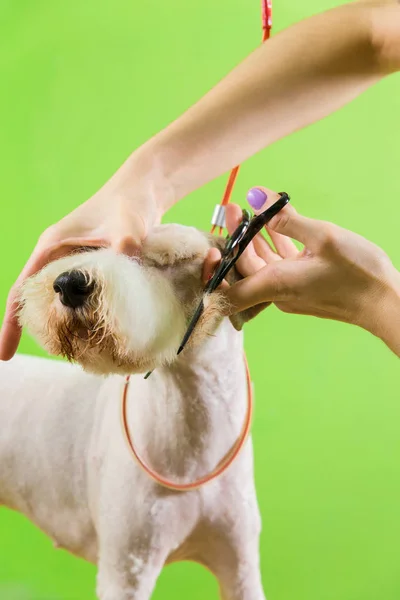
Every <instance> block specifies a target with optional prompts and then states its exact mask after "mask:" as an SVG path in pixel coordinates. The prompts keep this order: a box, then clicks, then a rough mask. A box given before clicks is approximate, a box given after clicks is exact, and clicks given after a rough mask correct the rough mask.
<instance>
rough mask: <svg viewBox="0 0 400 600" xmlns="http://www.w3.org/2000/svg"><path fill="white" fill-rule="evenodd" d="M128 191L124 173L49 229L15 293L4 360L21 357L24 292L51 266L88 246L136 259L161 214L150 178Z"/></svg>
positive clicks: (3, 338)
mask: <svg viewBox="0 0 400 600" xmlns="http://www.w3.org/2000/svg"><path fill="white" fill-rule="evenodd" d="M128 183H129V185H128V184H126V185H125V181H124V173H123V171H121V172H120V173H117V175H116V176H114V178H112V179H111V180H110V181H109V182H107V184H106V185H105V186H104V187H103V188H102V189H101V190H100V191H99V192H97V193H96V194H95V195H94V196H93V197H92V198H90V199H89V200H87V201H86V202H84V203H83V204H82V205H81V206H79V207H78V208H77V209H75V210H74V211H73V212H72V213H70V214H68V215H67V216H66V217H64V218H63V219H62V220H61V221H59V222H58V223H56V224H55V225H52V226H51V227H49V228H48V229H47V230H46V231H45V232H44V233H43V234H42V235H41V236H40V238H39V240H38V242H37V245H36V247H35V248H34V250H33V252H32V254H31V256H30V258H29V259H28V261H27V263H26V265H25V267H24V269H23V270H22V272H21V274H20V275H19V277H18V279H17V281H16V283H15V284H14V286H13V287H12V289H11V291H10V293H9V296H8V299H7V307H6V313H5V316H4V320H3V324H2V328H1V334H0V360H9V359H10V358H12V357H13V355H14V354H15V352H16V350H17V348H18V344H19V340H20V337H21V329H20V327H19V324H18V319H17V311H18V291H19V289H20V286H21V284H22V283H23V282H24V280H25V279H27V278H28V277H30V276H31V275H33V274H35V273H37V272H38V271H39V270H40V269H42V268H43V267H44V266H45V265H46V264H47V263H49V262H51V261H53V260H55V259H57V258H61V257H62V256H65V255H67V254H69V253H70V252H72V251H74V250H76V249H79V248H82V247H88V246H94V247H100V246H101V247H103V246H104V247H112V248H113V249H114V250H116V251H117V252H123V253H125V254H128V255H133V254H135V253H137V252H139V251H140V247H141V244H142V240H143V239H144V238H145V237H146V235H147V232H148V230H149V229H150V228H151V227H152V225H153V224H154V223H155V222H158V220H159V219H160V216H161V212H160V211H159V210H158V205H157V203H156V200H155V197H154V193H153V189H152V186H151V184H149V183H148V182H147V179H146V177H145V176H144V174H142V173H140V172H138V173H137V175H136V176H135V177H134V176H133V175H132V173H130V179H129V182H128Z"/></svg>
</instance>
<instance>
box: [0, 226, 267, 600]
mask: <svg viewBox="0 0 400 600" xmlns="http://www.w3.org/2000/svg"><path fill="white" fill-rule="evenodd" d="M222 243H223V240H221V239H218V238H214V237H211V236H209V235H207V234H205V233H202V232H200V231H198V230H197V229H194V228H189V227H183V226H178V225H161V226H159V227H157V228H155V229H154V230H153V232H152V233H151V234H150V235H149V237H148V239H147V240H146V242H145V244H144V247H143V252H142V256H141V257H140V259H137V258H133V259H132V258H128V257H126V256H123V255H119V254H116V253H114V252H113V251H112V250H109V249H104V248H102V249H97V250H95V249H85V248H83V249H82V251H81V252H77V253H75V254H72V255H70V256H67V257H66V258H62V259H59V260H56V261H54V262H53V263H50V264H49V265H48V266H46V267H45V268H44V269H43V270H42V271H41V272H39V273H38V274H37V275H35V276H33V277H32V278H30V279H29V280H28V281H27V282H26V283H25V284H24V286H23V289H22V292H21V311H20V320H21V323H22V325H23V326H25V327H26V328H27V329H28V331H29V332H30V333H31V334H32V335H33V336H34V337H35V338H36V339H37V340H38V341H39V343H40V344H41V345H42V346H43V347H44V348H45V349H46V350H47V351H48V352H49V353H50V354H52V355H62V356H64V357H67V358H68V359H69V361H70V362H74V363H78V365H76V364H69V363H68V362H66V361H58V360H47V359H42V358H34V357H28V356H23V355H17V356H16V357H15V358H14V359H13V360H11V361H10V362H8V363H0V423H1V427H0V504H3V505H5V506H8V507H10V508H12V509H15V510H17V511H20V512H21V513H23V514H25V515H26V516H27V517H28V518H29V519H30V520H31V521H33V522H34V523H35V524H36V525H37V526H39V527H40V528H41V529H42V530H43V531H44V532H46V533H47V534H48V535H49V536H50V537H51V538H52V539H53V541H54V543H55V545H56V546H59V547H62V548H65V549H67V550H68V551H70V552H72V553H73V554H75V555H77V556H80V557H83V558H84V559H86V560H88V561H91V562H93V563H95V564H96V565H97V568H98V576H97V594H98V598H99V599H100V600H148V599H149V598H150V596H151V594H152V591H153V589H154V586H155V584H156V581H157V578H158V576H159V574H160V571H161V570H162V568H163V566H164V565H166V564H169V563H172V562H175V561H183V560H191V561H196V562H198V563H201V564H202V565H204V566H205V567H207V568H208V569H209V570H210V571H211V572H212V573H213V574H214V575H215V577H216V578H217V580H218V582H219V584H220V589H221V597H222V598H223V599H224V600H263V599H265V596H264V593H263V588H262V583H261V575H260V564H259V535H260V528H261V522H260V515H259V509H258V505H257V498H256V492H255V486H254V474H253V451H252V444H251V439H250V438H249V439H248V440H247V442H246V444H245V446H244V448H243V451H242V452H241V453H240V455H239V456H238V458H237V460H236V461H235V462H234V464H233V465H232V466H231V467H230V468H229V469H228V470H227V471H226V472H225V473H224V474H223V475H221V476H220V477H219V478H217V479H215V480H214V481H212V482H210V483H208V484H207V485H205V486H203V487H201V488H199V489H196V490H193V491H189V492H177V491H174V490H171V489H167V488H165V487H162V486H160V485H159V484H157V483H156V482H155V481H154V480H152V479H151V478H150V477H148V475H147V474H146V473H145V472H144V471H143V470H142V469H141V468H140V466H139V465H138V463H137V462H135V461H134V460H133V459H132V456H131V454H130V453H129V451H128V448H127V445H126V441H125V440H124V437H123V434H122V428H121V422H120V402H119V400H120V397H121V393H122V389H123V386H124V377H122V376H123V375H130V376H131V378H130V385H129V389H128V396H129V398H128V399H129V405H128V413H127V416H128V422H129V427H130V428H131V431H132V432H134V437H135V444H136V445H137V447H138V448H140V449H141V451H142V452H143V454H145V455H146V459H147V460H148V463H149V464H151V465H152V467H153V468H154V469H156V470H157V472H158V473H162V475H163V476H164V477H167V478H170V479H172V480H174V481H178V482H187V481H188V480H193V479H196V478H198V477H201V476H202V475H203V474H204V473H207V472H209V471H211V470H212V469H213V468H214V467H215V465H216V464H218V463H219V461H220V460H221V457H223V456H224V455H225V454H226V453H227V451H228V450H229V448H231V447H232V445H233V444H234V442H235V440H236V439H237V438H238V436H239V432H240V430H241V428H242V425H243V421H244V419H245V414H246V401H247V380H246V370H245V364H244V357H243V340H242V332H241V331H240V329H241V325H242V323H243V322H244V321H246V320H248V319H249V318H251V316H252V314H251V311H246V313H241V314H239V315H235V316H234V317H231V319H227V318H224V314H225V312H226V306H224V302H223V300H222V296H221V294H219V293H218V292H216V293H214V294H211V295H210V297H209V298H208V299H207V302H206V305H205V311H204V314H203V317H202V319H201V321H200V322H199V324H198V326H197V327H196V330H195V335H193V336H192V338H191V341H190V345H188V347H187V348H186V349H185V351H184V352H183V353H182V354H181V355H180V356H179V357H177V355H176V352H177V348H178V347H179V343H180V341H181V339H182V337H183V335H184V332H185V329H186V327H187V323H188V320H189V318H190V317H191V315H192V313H193V311H194V309H195V308H196V306H197V304H198V302H199V300H200V298H201V297H202V289H203V285H202V278H201V273H202V267H203V262H204V258H205V256H206V254H207V252H208V250H209V248H210V247H211V246H215V245H219V246H221V244H222ZM232 276H233V277H236V278H237V277H238V275H237V274H232ZM79 365H80V366H79ZM81 367H83V369H82V368H81ZM151 370H154V373H153V374H152V375H151V377H150V378H149V379H147V380H145V379H144V378H143V373H145V372H147V371H151Z"/></svg>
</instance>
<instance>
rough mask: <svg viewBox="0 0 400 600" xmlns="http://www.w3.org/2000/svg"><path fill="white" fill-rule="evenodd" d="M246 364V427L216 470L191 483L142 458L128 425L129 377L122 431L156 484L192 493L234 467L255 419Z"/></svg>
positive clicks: (139, 462)
mask: <svg viewBox="0 0 400 600" xmlns="http://www.w3.org/2000/svg"><path fill="white" fill-rule="evenodd" d="M244 362H245V366H246V380H247V410H246V417H245V420H244V425H243V427H242V431H241V432H240V435H239V437H238V439H237V440H236V442H235V443H234V445H233V446H232V448H231V449H230V450H229V451H228V452H227V453H226V454H225V456H224V457H223V458H222V459H221V460H220V462H219V463H218V464H217V466H216V467H215V469H214V470H213V471H212V472H211V473H209V474H208V475H204V476H203V477H200V478H199V479H197V480H196V481H191V482H190V483H175V482H173V481H171V480H170V479H167V478H166V477H163V476H162V475H159V474H158V473H156V471H154V470H153V469H152V468H151V467H149V466H148V465H147V463H146V462H145V461H144V459H143V458H142V457H141V456H140V454H139V452H138V451H137V449H136V447H135V444H134V442H133V438H132V435H131V433H130V430H129V425H128V415H127V404H128V387H129V381H130V378H129V375H128V377H127V378H126V380H125V384H124V389H123V392H122V403H121V417H122V429H123V431H124V434H125V439H126V441H127V444H128V447H129V450H130V451H131V453H132V455H133V457H134V458H135V460H136V461H137V463H138V464H139V466H140V467H141V468H142V470H143V471H144V472H145V473H146V474H147V475H148V476H149V477H150V478H151V479H152V480H153V481H155V482H156V483H158V484H159V485H161V486H162V487H164V488H168V489H169V490H174V491H175V492H190V491H192V490H197V489H198V488H199V487H201V486H203V485H205V484H206V483H209V482H210V481H213V480H214V479H216V478H217V477H219V476H220V475H222V473H225V471H226V470H227V469H228V468H229V467H230V466H231V465H232V463H233V462H234V461H235V460H236V458H237V457H238V455H239V454H240V452H241V450H242V448H243V446H244V445H245V443H246V441H247V438H248V436H249V433H250V429H251V421H252V417H253V406H254V402H253V387H252V385H251V378H250V371H249V366H248V364H247V360H246V357H244Z"/></svg>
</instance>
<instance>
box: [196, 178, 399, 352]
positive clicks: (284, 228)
mask: <svg viewBox="0 0 400 600" xmlns="http://www.w3.org/2000/svg"><path fill="white" fill-rule="evenodd" d="M277 198H278V194H276V193H275V192H272V191H271V190H267V189H266V188H253V189H252V190H250V192H249V194H248V201H249V203H250V205H251V206H252V208H253V210H254V211H255V212H256V213H257V214H259V213H261V212H263V211H264V210H266V209H267V208H268V207H269V206H271V204H273V203H274V202H275V201H276V200H277ZM241 214H242V211H241V209H240V208H239V207H238V206H236V205H232V206H230V207H228V212H227V225H228V230H229V232H232V231H233V230H234V229H235V228H236V227H237V225H238V223H239V221H240V219H241ZM265 229H266V231H265V233H266V234H267V236H268V241H267V240H266V239H265V238H264V236H262V235H261V234H259V235H258V236H257V237H256V238H255V239H254V242H253V244H252V245H251V246H250V247H249V248H248V250H247V251H246V253H244V255H243V256H242V257H241V259H240V260H239V261H238V263H237V267H238V269H239V271H240V272H241V274H242V275H243V276H244V279H243V280H241V281H239V282H238V283H236V284H235V285H233V286H232V287H230V288H229V287H228V286H225V293H226V295H227V297H228V299H229V300H230V302H231V304H232V306H233V309H234V312H236V311H241V310H244V309H246V308H249V307H250V306H255V305H258V304H260V303H268V302H273V303H275V305H276V306H277V307H278V308H279V309H280V310H282V311H284V312H287V313H296V314H303V315H313V316H316V317H322V318H327V319H335V320H338V321H345V322H347V323H352V324H355V325H359V326H361V327H363V328H364V329H367V330H368V331H370V332H372V333H374V334H375V335H377V336H378V337H380V338H382V339H383V340H384V341H385V342H386V343H387V345H388V346H389V347H391V349H392V350H394V352H396V353H397V354H398V355H400V273H399V272H398V271H397V270H396V269H395V268H394V266H393V264H392V262H391V261H390V259H389V257H388V256H387V255H386V254H385V252H384V251H383V250H382V249H381V248H379V247H378V246H376V245H375V244H373V243H372V242H369V241H368V240H366V239H365V238H363V237H361V236H360V235H357V234H355V233H353V232H351V231H347V230H346V229H342V228H341V227H338V226H337V225H333V224H332V223H327V222H324V221H317V220H314V219H309V218H307V217H304V216H302V215H299V214H298V213H297V212H296V210H295V209H294V208H293V206H291V205H290V204H289V205H287V206H286V207H285V208H284V209H283V210H282V211H281V212H280V213H279V214H278V215H276V216H275V217H274V218H273V219H272V220H271V221H270V223H269V226H268V227H266V228H265ZM292 239H294V240H297V241H298V242H300V243H301V244H303V248H302V249H301V250H299V249H298V248H297V247H296V245H295V244H294V243H293V241H292ZM217 262H218V256H217V253H215V251H213V253H210V255H209V257H208V258H207V261H206V264H205V275H207V274H208V273H209V272H212V270H213V268H214V267H215V264H216V263H217Z"/></svg>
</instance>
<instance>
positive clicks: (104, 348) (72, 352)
mask: <svg viewBox="0 0 400 600" xmlns="http://www.w3.org/2000/svg"><path fill="white" fill-rule="evenodd" d="M55 340H56V343H57V346H58V348H59V352H58V353H59V354H61V355H62V356H64V357H65V358H66V359H68V360H69V361H70V362H73V361H74V362H79V361H80V360H81V359H82V357H83V356H85V355H86V354H87V353H88V352H91V353H93V352H94V351H95V352H97V353H99V354H104V353H107V354H108V355H109V356H110V358H112V359H113V360H116V359H117V350H116V340H115V337H114V336H113V334H112V333H111V332H110V330H109V328H107V327H106V325H105V322H104V320H103V319H98V320H95V319H93V317H89V316H87V315H84V314H83V315H79V316H78V315H77V314H72V315H64V316H63V317H61V318H58V319H57V322H56V326H55Z"/></svg>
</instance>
